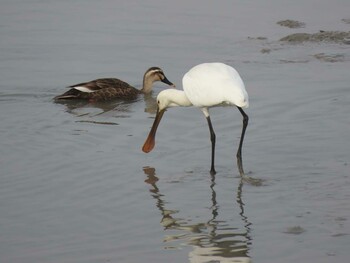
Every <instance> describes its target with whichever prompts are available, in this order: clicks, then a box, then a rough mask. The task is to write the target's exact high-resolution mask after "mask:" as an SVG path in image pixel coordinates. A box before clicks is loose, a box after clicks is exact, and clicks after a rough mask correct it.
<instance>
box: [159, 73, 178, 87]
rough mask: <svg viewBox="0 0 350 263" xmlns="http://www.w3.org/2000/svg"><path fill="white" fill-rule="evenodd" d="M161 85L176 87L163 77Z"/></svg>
mask: <svg viewBox="0 0 350 263" xmlns="http://www.w3.org/2000/svg"><path fill="white" fill-rule="evenodd" d="M161 81H162V82H163V83H165V84H168V85H169V86H172V87H174V88H175V87H176V86H175V85H174V84H173V83H172V82H170V81H169V80H168V79H167V78H166V77H165V76H164V79H162V80H161Z"/></svg>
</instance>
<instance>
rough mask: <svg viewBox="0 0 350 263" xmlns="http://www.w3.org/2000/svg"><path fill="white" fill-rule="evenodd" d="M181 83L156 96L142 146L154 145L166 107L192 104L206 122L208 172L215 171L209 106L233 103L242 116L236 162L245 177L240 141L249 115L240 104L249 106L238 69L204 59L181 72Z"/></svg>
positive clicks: (212, 172)
mask: <svg viewBox="0 0 350 263" xmlns="http://www.w3.org/2000/svg"><path fill="white" fill-rule="evenodd" d="M182 84H183V91H180V90H174V89H167V90H163V91H161V92H160V93H159V95H158V96H157V103H158V110H157V115H156V118H155V120H154V123H153V126H152V129H151V131H150V133H149V135H148V137H147V139H146V141H145V143H144V145H143V147H142V150H143V151H144V152H146V153H148V152H150V151H152V149H153V148H154V146H155V136H156V131H157V128H158V125H159V123H160V121H161V118H162V117H163V114H164V112H165V110H166V109H167V108H169V107H176V106H180V107H188V106H195V107H198V108H200V109H201V110H202V112H203V113H204V115H205V117H206V119H207V122H208V126H209V131H210V140H211V145H212V148H211V169H210V173H211V174H215V173H216V171H215V167H214V160H215V141H216V136H215V132H214V129H213V126H212V123H211V120H210V115H209V108H210V107H214V106H220V105H224V104H226V105H231V106H236V107H237V108H238V110H239V112H240V113H241V114H242V116H243V128H242V133H241V139H240V142H239V147H238V151H237V166H238V169H239V172H240V175H241V177H242V178H244V179H247V178H248V177H247V176H245V174H244V170H243V164H242V145H243V140H244V135H245V131H246V128H247V126H248V119H249V118H248V115H247V114H246V113H245V112H244V111H243V108H247V107H248V106H249V99H248V94H247V91H246V89H245V86H244V83H243V81H242V79H241V77H240V75H239V74H238V72H237V71H236V70H235V69H234V68H233V67H231V66H229V65H226V64H223V63H203V64H199V65H197V66H195V67H193V68H192V69H190V70H189V71H188V72H187V73H186V74H185V75H184V77H183V79H182Z"/></svg>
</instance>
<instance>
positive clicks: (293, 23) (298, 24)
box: [277, 19, 305, 28]
mask: <svg viewBox="0 0 350 263" xmlns="http://www.w3.org/2000/svg"><path fill="white" fill-rule="evenodd" d="M277 24H278V25H280V26H284V27H289V28H302V27H305V23H304V22H300V21H296V20H290V19H287V20H281V21H278V22H277Z"/></svg>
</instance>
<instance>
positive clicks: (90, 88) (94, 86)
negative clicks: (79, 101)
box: [69, 78, 131, 93]
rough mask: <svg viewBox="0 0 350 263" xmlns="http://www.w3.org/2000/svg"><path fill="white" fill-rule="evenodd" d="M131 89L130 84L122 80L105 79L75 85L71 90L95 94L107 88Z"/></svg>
mask: <svg viewBox="0 0 350 263" xmlns="http://www.w3.org/2000/svg"><path fill="white" fill-rule="evenodd" d="M130 87H131V86H130V85H129V84H128V83H126V82H124V81H122V80H120V79H115V78H103V79H95V80H92V81H89V82H83V83H79V84H75V85H72V86H70V87H69V88H73V89H76V90H80V91H81V92H89V93H90V92H95V91H98V90H101V89H106V88H130Z"/></svg>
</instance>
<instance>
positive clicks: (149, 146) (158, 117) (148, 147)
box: [142, 110, 165, 153]
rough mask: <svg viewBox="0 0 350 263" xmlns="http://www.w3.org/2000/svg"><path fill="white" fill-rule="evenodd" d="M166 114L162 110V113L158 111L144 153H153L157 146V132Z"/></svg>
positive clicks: (144, 146) (143, 148) (144, 145)
mask: <svg viewBox="0 0 350 263" xmlns="http://www.w3.org/2000/svg"><path fill="white" fill-rule="evenodd" d="M164 112H165V110H161V111H159V110H158V111H157V115H156V118H155V120H154V122H153V125H152V128H151V131H150V132H149V134H148V137H147V139H146V141H145V143H144V144H143V147H142V151H143V152H145V153H149V152H150V151H152V150H153V148H154V146H155V144H156V140H155V138H156V132H157V128H158V125H159V123H160V121H161V119H162V117H163V114H164Z"/></svg>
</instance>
